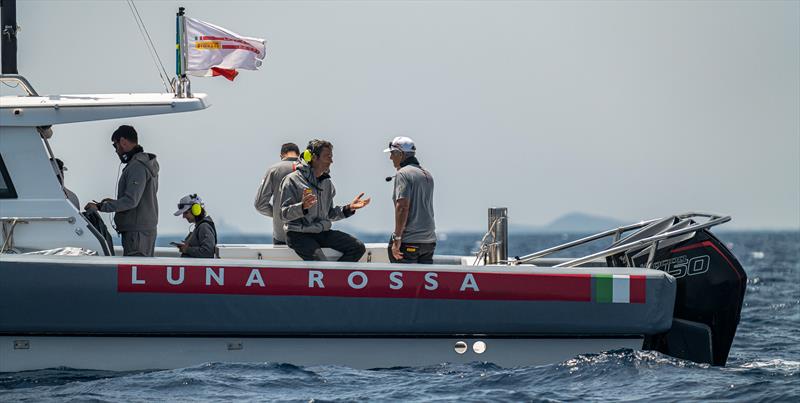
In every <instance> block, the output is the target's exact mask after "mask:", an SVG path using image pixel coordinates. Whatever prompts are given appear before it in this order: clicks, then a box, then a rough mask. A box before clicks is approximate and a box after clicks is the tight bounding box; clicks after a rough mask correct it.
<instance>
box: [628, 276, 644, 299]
mask: <svg viewBox="0 0 800 403" xmlns="http://www.w3.org/2000/svg"><path fill="white" fill-rule="evenodd" d="M630 290H631V299H630V301H631V304H644V303H645V302H646V300H647V277H645V276H637V275H631V282H630Z"/></svg>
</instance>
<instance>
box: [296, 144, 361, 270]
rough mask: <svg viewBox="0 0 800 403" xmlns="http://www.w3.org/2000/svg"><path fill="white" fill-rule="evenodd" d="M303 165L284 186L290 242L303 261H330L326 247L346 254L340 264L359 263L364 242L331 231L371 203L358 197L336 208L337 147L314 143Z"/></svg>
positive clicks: (304, 155)
mask: <svg viewBox="0 0 800 403" xmlns="http://www.w3.org/2000/svg"><path fill="white" fill-rule="evenodd" d="M302 160H303V161H304V162H305V164H302V165H301V166H299V167H298V168H297V170H295V171H294V172H292V173H290V174H289V175H287V176H286V178H284V179H283V183H281V192H280V194H281V218H283V221H284V228H285V229H286V243H287V244H288V245H289V247H290V248H292V249H293V250H294V251H295V253H297V254H298V255H299V256H300V257H301V258H303V260H326V258H325V254H323V253H322V248H331V249H334V250H337V251H339V252H341V253H342V257H340V258H339V261H340V262H357V261H358V260H359V259H361V256H363V255H364V251H365V250H366V249H365V248H364V243H363V242H361V241H359V240H358V239H356V238H355V237H353V236H352V235H349V234H346V233H344V232H342V231H336V230H332V229H331V222H332V221H337V220H341V219H343V218H347V217H350V216H351V215H353V214H355V212H356V210H358V209H360V208H362V207H365V206H366V205H368V204H369V202H370V199H369V198H367V199H363V200H362V199H361V197H362V196H364V193H361V194H359V195H358V196H356V198H355V199H353V201H352V202H351V203H350V204H347V205H344V206H334V205H333V197H334V196H335V195H336V189H335V188H334V187H333V182H331V177H330V174H329V172H330V167H331V164H333V145H332V144H331V143H330V142H328V141H325V140H311V141H310V142H309V143H308V147H307V149H306V150H305V151H304V152H303V153H302Z"/></svg>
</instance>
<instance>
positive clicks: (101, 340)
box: [0, 74, 746, 372]
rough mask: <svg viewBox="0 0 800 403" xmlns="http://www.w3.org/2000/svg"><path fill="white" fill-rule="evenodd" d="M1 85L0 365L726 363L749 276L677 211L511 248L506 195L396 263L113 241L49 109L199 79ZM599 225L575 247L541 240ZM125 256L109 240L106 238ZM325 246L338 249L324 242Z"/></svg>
mask: <svg viewBox="0 0 800 403" xmlns="http://www.w3.org/2000/svg"><path fill="white" fill-rule="evenodd" d="M2 81H3V82H4V83H9V84H13V85H19V86H20V87H21V88H23V89H25V91H26V95H21V96H2V97H0V221H2V227H3V228H2V239H1V240H0V241H1V242H0V245H2V247H1V249H0V372H8V371H23V370H34V369H43V368H52V367H71V368H85V369H99V370H139V369H166V368H176V367H185V366H191V365H197V364H201V363H204V362H214V361H225V362H231V361H234V362H246V361H256V362H265V361H271V362H287V363H292V364H296V365H318V364H338V365H346V366H351V367H355V368H376V367H397V366H418V365H433V364H438V363H442V362H454V363H462V362H471V361H488V362H492V363H495V364H497V365H501V366H522V365H537V364H546V363H554V362H560V361H563V360H566V359H569V358H571V357H573V356H575V355H578V354H583V353H594V352H602V351H608V350H614V349H621V348H627V349H650V350H657V351H660V352H662V353H664V354H668V355H671V356H674V357H679V358H685V359H689V360H693V361H696V362H703V363H709V364H712V365H725V362H726V360H727V357H728V352H729V350H730V346H731V343H732V341H733V338H734V334H735V332H736V328H737V325H738V322H739V314H740V311H741V307H742V301H743V297H744V292H745V284H746V274H745V272H744V270H743V268H742V266H741V265H740V264H739V262H738V260H737V259H736V257H735V256H734V255H733V254H732V253H731V251H730V250H729V249H728V248H726V246H725V245H724V244H723V243H722V242H720V241H719V240H718V239H717V238H716V237H715V236H714V235H713V234H712V233H711V232H710V228H711V227H713V226H715V225H718V224H721V223H724V222H727V221H729V220H730V217H726V216H722V215H715V214H698V213H688V214H680V215H674V216H667V217H663V218H658V219H653V220H648V221H644V222H640V223H636V224H631V225H628V226H624V227H620V228H614V229H610V230H608V231H605V232H601V233H598V234H595V235H592V236H589V237H586V238H583V239H580V240H577V241H574V242H569V243H566V244H563V245H559V246H555V247H553V248H549V249H547V250H543V251H539V252H536V253H532V254H529V255H526V256H520V257H508V255H507V245H508V235H507V224H508V222H507V215H506V211H505V209H490V215H489V220H488V231H487V233H486V236H484V238H483V240H482V242H481V248H480V251H479V252H478V254H477V256H436V257H435V262H434V264H433V265H416V264H390V263H389V262H388V256H387V251H386V245H385V244H368V245H367V253H366V254H365V255H364V257H363V258H362V260H361V261H360V262H357V263H339V262H333V261H329V262H304V261H301V260H300V259H299V258H298V257H297V255H295V254H294V253H293V252H292V251H291V249H288V248H286V247H285V246H273V245H225V244H223V245H218V251H217V252H218V256H219V258H218V259H181V258H179V257H177V253H176V252H175V250H174V249H173V248H157V250H156V254H157V256H156V257H119V256H114V255H115V253H114V252H115V251H114V247H113V245H111V244H109V243H108V242H107V240H106V239H105V238H104V237H103V236H102V234H101V233H100V231H99V230H98V229H97V228H95V226H93V225H92V224H90V222H89V221H88V220H87V218H86V217H85V216H84V215H83V214H82V213H81V212H80V211H78V210H77V209H76V208H75V207H74V206H73V205H72V204H71V203H70V202H69V201H68V200H67V198H66V197H65V194H64V191H63V189H62V186H61V184H60V182H59V180H58V175H60V173H59V171H58V169H57V167H56V166H55V164H54V163H53V161H54V159H55V157H56V156H57V154H56V153H55V152H54V150H53V149H52V147H51V146H50V142H49V139H50V137H51V136H52V135H53V131H54V128H56V127H58V125H62V124H67V123H75V122H91V121H99V120H105V119H118V118H128V117H134V116H145V115H157V114H171V113H180V112H191V111H200V110H203V109H205V108H207V107H208V106H209V102H208V98H207V97H206V96H205V95H204V94H195V95H194V96H191V97H179V96H176V95H175V94H171V93H167V94H87V95H50V96H41V95H39V94H38V93H37V92H36V91H35V90H34V88H33V86H31V85H30V83H29V82H28V81H27V80H26V79H25V78H24V77H22V76H20V75H16V74H4V75H2ZM609 238H610V239H611V245H610V246H609V247H607V248H605V249H604V250H602V251H600V252H598V253H594V254H591V255H588V256H584V257H581V258H577V259H563V258H552V257H550V255H551V254H553V253H555V252H558V251H563V250H566V249H569V248H572V247H575V246H577V245H581V244H584V243H587V242H594V241H598V240H602V239H605V240H609ZM116 254H117V255H119V254H120V253H119V251H117V253H116ZM326 254H327V255H328V256H329V257H330V258H331V259H335V258H336V257H337V255H336V253H335V252H334V251H330V250H328V251H326Z"/></svg>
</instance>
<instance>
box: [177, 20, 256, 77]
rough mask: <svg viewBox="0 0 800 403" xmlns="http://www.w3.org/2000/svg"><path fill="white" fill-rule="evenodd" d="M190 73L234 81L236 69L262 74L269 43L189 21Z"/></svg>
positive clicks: (187, 45)
mask: <svg viewBox="0 0 800 403" xmlns="http://www.w3.org/2000/svg"><path fill="white" fill-rule="evenodd" d="M186 47H187V49H186V72H187V73H188V74H191V75H195V76H205V77H210V76H223V77H225V78H227V79H228V80H231V81H233V79H234V78H235V77H236V75H237V74H239V72H237V71H236V69H247V70H258V68H259V66H261V61H262V60H264V56H266V46H265V41H264V40H263V39H260V38H250V37H247V36H241V35H239V34H237V33H235V32H231V31H229V30H227V29H225V28H222V27H218V26H216V25H213V24H209V23H207V22H205V21H200V20H197V19H194V18H189V17H186Z"/></svg>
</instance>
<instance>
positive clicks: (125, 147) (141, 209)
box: [84, 125, 159, 256]
mask: <svg viewBox="0 0 800 403" xmlns="http://www.w3.org/2000/svg"><path fill="white" fill-rule="evenodd" d="M111 145H112V146H113V147H114V151H116V153H117V156H118V157H119V160H120V162H122V163H123V164H126V165H125V169H123V170H122V175H120V178H119V182H118V184H117V198H116V199H110V198H106V199H103V200H102V201H101V202H99V203H98V202H94V201H93V202H90V203H87V204H86V206H85V207H84V209H86V210H91V209H99V210H100V211H102V212H104V213H115V214H114V224H115V227H114V228H115V229H116V230H117V232H119V233H120V234H121V235H122V249H123V254H124V255H125V256H153V252H154V251H155V246H156V231H157V228H156V227H157V225H158V199H157V195H156V193H157V192H158V172H159V166H158V161H156V156H155V154H151V153H146V152H144V149H143V148H142V146H140V145H139V136H138V134H137V133H136V130H135V129H134V128H133V126H128V125H122V126H120V127H119V128H118V129H117V130H115V131H114V133H113V134H112V135H111Z"/></svg>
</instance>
